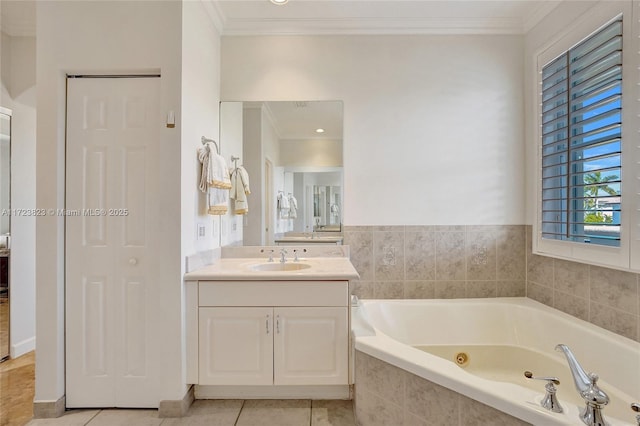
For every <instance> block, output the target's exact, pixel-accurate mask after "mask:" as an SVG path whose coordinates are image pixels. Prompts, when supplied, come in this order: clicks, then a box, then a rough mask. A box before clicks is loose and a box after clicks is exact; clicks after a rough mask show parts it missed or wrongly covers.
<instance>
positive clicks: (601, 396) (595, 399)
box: [556, 344, 609, 426]
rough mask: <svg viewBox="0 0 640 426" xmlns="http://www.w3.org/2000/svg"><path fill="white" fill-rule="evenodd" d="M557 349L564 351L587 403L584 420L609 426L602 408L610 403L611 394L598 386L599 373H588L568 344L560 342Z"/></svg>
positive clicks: (589, 423) (575, 381) (595, 424)
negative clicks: (603, 415)
mask: <svg viewBox="0 0 640 426" xmlns="http://www.w3.org/2000/svg"><path fill="white" fill-rule="evenodd" d="M556 350H557V351H562V352H563V353H564V355H565V357H566V358H567V362H568V363H569V369H570V370H571V375H572V376H573V382H574V384H575V385H576V389H577V390H578V392H579V393H580V396H581V397H582V399H583V400H584V402H585V403H586V407H585V409H584V411H583V412H582V414H581V419H582V422H583V423H585V424H587V425H589V426H607V425H608V423H607V422H605V420H604V418H603V417H602V408H603V407H604V406H605V405H607V404H608V403H609V396H608V395H607V394H606V393H605V392H604V391H603V390H601V389H600V388H599V387H598V385H597V381H598V375H597V374H594V373H587V372H586V371H585V370H584V368H582V366H581V365H580V363H579V362H578V360H577V359H576V357H575V356H574V355H573V352H571V349H569V347H568V346H567V345H563V344H559V345H557V346H556Z"/></svg>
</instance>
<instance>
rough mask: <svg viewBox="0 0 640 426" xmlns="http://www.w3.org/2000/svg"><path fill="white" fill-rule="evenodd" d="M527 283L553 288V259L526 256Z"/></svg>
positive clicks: (533, 255)
mask: <svg viewBox="0 0 640 426" xmlns="http://www.w3.org/2000/svg"><path fill="white" fill-rule="evenodd" d="M527 281H528V282H532V281H533V282H535V283H537V284H541V285H544V286H548V287H552V286H553V259H552V258H550V257H545V256H537V255H535V254H531V255H529V256H527Z"/></svg>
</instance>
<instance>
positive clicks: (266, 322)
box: [264, 315, 269, 334]
mask: <svg viewBox="0 0 640 426" xmlns="http://www.w3.org/2000/svg"><path fill="white" fill-rule="evenodd" d="M264 323H265V326H266V327H267V334H269V315H267V319H266V320H265V322H264Z"/></svg>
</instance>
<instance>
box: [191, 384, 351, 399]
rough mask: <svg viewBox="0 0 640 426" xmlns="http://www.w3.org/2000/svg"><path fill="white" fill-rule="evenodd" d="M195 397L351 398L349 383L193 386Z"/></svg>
mask: <svg viewBox="0 0 640 426" xmlns="http://www.w3.org/2000/svg"><path fill="white" fill-rule="evenodd" d="M195 398H196V399H274V398H277V399H351V394H350V389H349V385H322V386H227V385H224V386H199V385H197V386H195Z"/></svg>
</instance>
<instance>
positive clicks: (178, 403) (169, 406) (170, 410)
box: [158, 386, 195, 418]
mask: <svg viewBox="0 0 640 426" xmlns="http://www.w3.org/2000/svg"><path fill="white" fill-rule="evenodd" d="M194 400H195V396H194V391H193V386H189V389H188V390H187V393H186V394H185V395H184V397H183V398H182V399H178V400H171V399H165V400H163V401H160V404H159V405H158V417H160V418H162V417H183V416H184V415H185V414H187V411H189V407H191V404H193V401H194Z"/></svg>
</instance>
